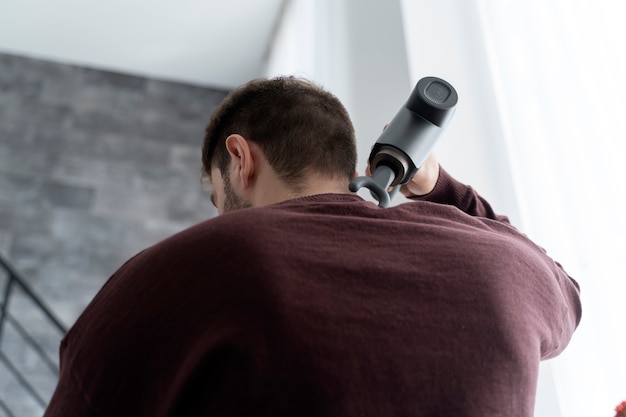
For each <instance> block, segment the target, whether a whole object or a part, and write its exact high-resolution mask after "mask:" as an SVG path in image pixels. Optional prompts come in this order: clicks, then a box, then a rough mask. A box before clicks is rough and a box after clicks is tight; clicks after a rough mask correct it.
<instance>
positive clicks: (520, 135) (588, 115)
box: [476, 0, 626, 417]
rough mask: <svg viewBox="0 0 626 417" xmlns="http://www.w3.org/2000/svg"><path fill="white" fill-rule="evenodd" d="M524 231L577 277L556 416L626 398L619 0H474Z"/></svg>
mask: <svg viewBox="0 0 626 417" xmlns="http://www.w3.org/2000/svg"><path fill="white" fill-rule="evenodd" d="M476 5H477V7H478V10H479V14H480V21H481V24H482V30H483V39H484V42H485V47H486V50H487V57H488V61H489V67H490V71H491V76H492V80H493V84H494V90H495V92H496V102H497V103H498V109H499V113H500V118H501V121H502V126H503V138H504V140H506V144H507V148H508V160H509V163H510V167H511V171H512V177H513V179H514V187H515V191H516V196H517V201H518V203H519V206H520V207H519V208H520V212H521V218H522V223H523V228H524V229H525V231H526V233H528V234H529V235H530V236H531V237H532V238H533V239H535V240H536V241H537V242H538V243H539V244H541V245H542V246H544V247H545V248H546V249H547V250H548V252H549V253H550V254H551V255H552V256H553V257H554V258H556V259H558V260H560V261H561V262H562V263H563V264H565V265H566V269H567V270H568V271H569V273H570V274H571V275H572V276H573V277H574V278H575V279H577V281H578V282H579V283H580V284H581V288H582V295H583V320H582V322H581V326H580V328H579V330H578V332H577V334H576V335H575V336H574V339H573V341H572V343H571V344H570V346H569V347H568V349H567V350H566V351H565V352H564V354H563V355H562V356H561V357H559V358H557V359H555V360H553V361H551V362H550V363H551V367H552V372H553V375H554V382H555V386H556V391H557V393H558V401H559V408H560V411H561V415H562V416H568V417H573V416H576V417H577V416H580V417H583V416H584V417H587V416H591V415H594V416H612V415H613V409H614V407H615V406H616V405H617V404H619V403H620V402H621V401H622V400H624V399H626V355H625V354H624V351H625V347H626V308H625V306H626V297H625V296H626V219H625V218H624V215H625V214H626V210H624V206H625V203H626V198H625V193H624V184H623V182H624V180H626V146H625V145H624V143H625V140H626V117H625V116H624V115H625V114H626V104H625V100H626V97H625V96H626V52H624V51H625V50H626V48H624V40H625V39H626V26H624V25H623V22H624V21H625V20H626V3H624V2H623V1H617V0H615V1H608V0H607V1H593V2H592V1H585V0H577V1H572V0H568V1H563V0H552V1H549V2H547V1H544V0H527V1H524V2H514V1H501V0H477V1H476Z"/></svg>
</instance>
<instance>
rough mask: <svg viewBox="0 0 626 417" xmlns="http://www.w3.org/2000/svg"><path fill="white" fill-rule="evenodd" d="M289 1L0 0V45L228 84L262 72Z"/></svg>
mask: <svg viewBox="0 0 626 417" xmlns="http://www.w3.org/2000/svg"><path fill="white" fill-rule="evenodd" d="M286 1H287V0H176V1H173V0H131V1H128V0H107V1H101V0H55V1H53V2H52V1H49V0H13V1H11V0H8V1H2V2H0V52H4V53H14V54H18V55H26V56H30V57H35V58H42V59H52V60H55V61H61V62H65V63H69V64H78V65H85V66H92V67H96V68H100V69H108V70H114V71H121V72H127V73H131V74H137V75H144V76H150V77H156V78H163V79H168V80H173V81H182V82H188V83H193V84H200V85H209V86H214V87H224V88H230V87H234V86H236V85H239V84H241V83H243V82H245V81H247V80H249V79H251V78H254V77H257V76H260V75H263V71H264V62H265V56H266V54H267V52H268V48H269V45H270V44H271V41H272V37H273V32H274V30H275V26H276V24H277V22H278V20H279V18H280V15H281V11H282V9H283V8H284V4H285V3H286Z"/></svg>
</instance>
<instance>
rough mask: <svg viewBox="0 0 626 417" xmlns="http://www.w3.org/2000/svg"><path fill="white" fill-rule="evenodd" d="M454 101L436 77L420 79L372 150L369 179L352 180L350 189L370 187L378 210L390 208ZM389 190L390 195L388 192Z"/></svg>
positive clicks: (448, 116) (451, 90)
mask: <svg viewBox="0 0 626 417" xmlns="http://www.w3.org/2000/svg"><path fill="white" fill-rule="evenodd" d="M457 101H458V96H457V93H456V90H455V89H454V87H452V86H451V85H450V84H449V83H447V82H446V81H444V80H442V79H440V78H436V77H425V78H422V79H421V80H419V81H418V83H417V85H416V86H415V88H414V89H413V92H412V93H411V95H410V96H409V99H408V100H407V102H406V104H405V105H404V106H403V107H402V108H401V109H400V111H399V112H398V113H397V114H396V116H395V117H394V118H393V120H392V121H391V123H389V125H388V126H387V128H386V129H385V130H384V131H383V133H382V134H381V135H380V137H379V138H378V140H377V141H376V143H375V144H374V147H373V148H372V152H371V153H370V156H369V165H370V172H372V176H371V177H368V176H362V177H357V178H354V179H353V180H352V182H350V190H351V191H353V192H356V191H358V190H359V189H360V188H361V187H366V188H369V190H370V191H371V193H372V195H373V196H374V198H376V199H377V200H378V205H379V206H380V207H387V206H389V204H390V202H391V198H392V197H393V196H394V195H395V194H396V193H397V192H398V190H399V189H400V186H402V185H403V184H406V183H407V182H409V181H411V179H413V176H414V175H415V173H416V172H417V170H418V169H419V168H420V167H421V166H422V164H423V163H424V161H425V160H426V158H427V157H428V155H429V154H430V152H431V150H432V149H433V147H434V145H435V143H436V142H437V139H438V138H439V135H440V134H441V131H442V130H443V128H444V127H445V126H446V125H447V123H448V122H449V121H450V119H451V118H452V115H453V114H454V110H455V106H456V103H457ZM389 187H392V191H391V192H387V189H388V188H389Z"/></svg>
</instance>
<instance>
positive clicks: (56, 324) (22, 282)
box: [0, 253, 67, 417]
mask: <svg viewBox="0 0 626 417" xmlns="http://www.w3.org/2000/svg"><path fill="white" fill-rule="evenodd" d="M2 270H4V272H5V273H6V277H7V281H6V283H5V287H4V291H3V295H2V300H1V301H0V363H2V364H3V365H4V368H5V369H7V370H8V371H9V373H10V374H11V375H12V376H13V377H14V378H15V381H16V382H17V383H19V385H21V386H22V388H23V389H24V391H25V392H26V393H28V395H30V397H31V398H32V399H33V400H34V401H35V402H36V403H37V404H39V405H40V406H41V407H42V408H44V409H45V407H46V406H47V404H46V400H45V399H44V396H42V395H41V394H40V393H39V392H38V391H37V389H35V387H34V386H33V384H32V383H31V382H30V381H29V380H28V378H27V377H26V376H25V375H24V374H23V373H22V372H20V370H19V369H18V367H16V366H15V364H14V363H13V362H11V360H10V359H9V358H8V357H7V355H5V353H4V352H3V351H2V338H3V334H4V330H5V328H6V325H7V324H9V325H11V326H12V328H13V329H15V331H16V333H17V334H18V335H19V336H20V337H21V339H22V340H23V341H24V342H25V343H26V345H28V346H29V347H30V348H31V349H33V351H34V352H35V353H36V354H37V355H38V356H39V358H40V359H41V360H42V361H43V362H44V363H45V364H46V366H47V367H48V368H49V370H50V372H51V373H52V375H54V376H56V377H58V375H59V368H58V366H57V365H56V363H55V361H54V360H53V359H51V358H50V356H49V355H48V354H47V353H46V351H45V349H44V348H43V347H42V346H41V345H40V344H39V343H38V342H37V340H36V339H35V338H34V337H33V336H32V335H31V334H30V333H29V332H28V330H27V328H26V327H25V326H24V325H23V324H20V322H19V320H18V319H17V318H16V317H14V315H13V314H10V312H9V305H10V299H11V296H12V295H13V293H14V291H13V289H14V287H18V288H19V289H21V290H22V292H23V293H24V294H25V295H26V297H27V298H28V299H29V300H30V301H31V302H32V303H33V304H34V305H35V307H36V308H37V309H38V310H39V311H40V312H41V313H43V315H44V316H45V317H46V318H47V319H48V320H49V321H50V323H51V325H52V327H53V328H55V329H56V330H57V331H58V332H59V333H60V336H62V335H64V334H65V333H67V328H66V326H65V325H64V324H63V323H62V322H61V320H60V319H59V318H58V317H57V316H56V315H55V314H54V313H53V311H52V309H50V307H49V306H48V305H47V304H46V303H45V302H44V300H43V299H42V298H41V297H40V296H39V295H38V294H37V293H36V292H35V291H34V290H33V288H32V287H31V286H30V284H29V283H28V282H27V281H26V279H25V278H24V276H23V275H22V274H21V273H20V272H19V271H18V270H17V269H16V268H15V267H14V266H13V265H12V264H11V263H10V262H9V261H8V260H7V259H6V258H5V257H4V256H3V255H2V254H1V253H0V271H2ZM0 410H2V411H3V412H4V413H5V414H6V415H8V416H9V417H11V416H13V415H14V413H13V412H12V411H11V409H10V407H9V406H8V404H7V403H6V402H5V399H3V398H0ZM0 414H1V413H0Z"/></svg>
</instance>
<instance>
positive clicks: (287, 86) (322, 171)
mask: <svg viewBox="0 0 626 417" xmlns="http://www.w3.org/2000/svg"><path fill="white" fill-rule="evenodd" d="M231 134H239V135H241V136H243V137H244V138H246V139H247V140H250V141H252V142H254V143H256V144H257V145H258V146H259V147H260V148H261V150H262V151H263V153H264V155H265V157H266V158H267V160H268V163H269V164H270V166H271V167H272V168H273V169H274V171H275V172H276V174H277V175H278V177H279V178H280V179H281V180H283V181H284V182H285V183H286V184H288V185H290V186H292V187H298V186H299V185H301V184H302V183H303V181H304V180H305V179H306V175H307V173H316V174H318V175H321V176H325V177H328V178H343V177H345V178H346V179H347V180H349V179H351V178H352V177H353V175H354V171H355V167H356V141H355V135H354V128H353V126H352V122H351V121H350V117H349V115H348V112H347V111H346V109H345V108H344V106H343V105H342V104H341V102H340V101H339V100H338V99H337V97H335V96H334V95H333V94H331V93H329V92H327V91H325V90H324V89H322V88H321V87H319V86H317V85H315V84H313V83H312V82H309V81H307V80H303V79H300V78H295V77H279V78H273V79H257V80H253V81H250V82H248V83H247V84H244V85H242V86H241V87H239V88H237V89H235V90H233V91H232V92H231V93H230V94H229V95H228V96H227V97H226V98H225V99H224V101H223V102H222V103H221V104H220V106H218V108H217V109H216V110H215V111H214V113H213V114H212V116H211V120H210V121H209V124H208V125H207V127H206V132H205V137H204V144H203V149H202V163H203V175H204V176H208V175H209V174H210V172H211V167H212V166H213V165H214V164H215V165H216V166H217V168H219V169H220V171H221V172H224V171H225V170H226V167H227V166H228V163H229V155H228V152H227V151H226V149H225V141H226V138H227V137H228V136H229V135H231Z"/></svg>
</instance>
